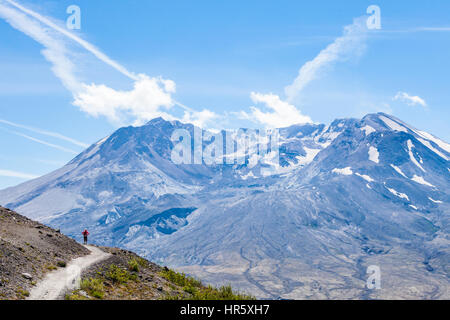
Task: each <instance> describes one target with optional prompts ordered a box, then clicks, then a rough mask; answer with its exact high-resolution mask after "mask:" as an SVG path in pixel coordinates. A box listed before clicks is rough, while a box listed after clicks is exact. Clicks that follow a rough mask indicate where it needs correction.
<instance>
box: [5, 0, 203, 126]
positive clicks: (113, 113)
mask: <svg viewBox="0 0 450 320" xmlns="http://www.w3.org/2000/svg"><path fill="white" fill-rule="evenodd" d="M0 17H1V18H3V19H5V20H6V21H7V22H8V23H9V24H10V25H11V26H12V27H14V28H15V29H17V30H19V31H21V32H23V33H25V34H26V35H28V36H29V37H31V38H32V39H34V40H35V41H37V42H39V43H40V44H42V45H43V46H44V48H45V49H44V50H43V51H42V54H43V55H44V57H45V58H46V59H47V60H48V61H49V62H50V63H51V64H52V71H53V73H54V74H55V75H56V76H57V77H58V78H59V79H60V80H61V81H62V83H63V84H64V86H65V87H66V88H67V89H68V90H69V91H71V92H72V95H73V97H74V101H73V104H74V105H75V106H77V107H79V108H80V109H81V110H82V111H84V112H86V113H88V114H89V115H91V116H94V117H99V116H104V117H106V118H107V119H108V120H110V121H111V122H113V123H115V124H118V125H124V124H130V123H133V124H142V123H144V122H146V121H148V120H150V119H152V118H154V117H157V116H163V117H165V118H166V119H174V118H175V117H174V116H172V115H171V114H169V113H168V110H170V109H171V107H172V106H174V105H178V106H180V107H181V108H183V109H184V110H185V112H187V113H191V114H192V116H195V114H196V113H197V112H196V111H195V110H192V109H190V108H188V107H186V106H185V105H184V104H182V103H179V102H177V101H176V100H174V99H173V98H172V94H174V93H175V88H176V86H175V83H174V82H173V81H171V80H165V79H162V78H161V77H150V76H147V75H144V74H135V73H133V72H130V71H128V70H127V69H126V68H125V67H124V66H122V65H121V64H119V63H117V62H116V61H114V60H113V59H111V58H110V57H108V56H107V55H106V54H104V53H103V52H102V51H101V50H99V49H98V48H96V47H95V46H94V45H92V44H91V43H89V42H87V41H85V40H83V39H82V38H81V37H79V36H77V35H75V34H73V33H72V32H70V31H68V30H66V29H65V28H64V27H61V26H59V25H58V23H55V22H53V21H54V19H50V18H47V17H45V16H43V15H41V14H39V13H37V12H35V11H33V10H30V9H28V8H26V7H24V6H23V5H21V4H19V3H18V2H16V1H13V0H0ZM61 25H62V23H61ZM67 40H71V41H74V42H75V43H77V44H78V45H80V46H81V47H82V48H84V49H85V50H87V51H89V52H91V53H92V54H93V55H94V56H95V57H97V58H98V59H100V60H101V61H103V62H104V63H106V64H108V65H109V66H111V67H113V68H114V69H115V70H117V71H119V72H120V73H122V74H123V75H125V76H127V77H128V78H130V79H131V80H133V81H134V82H135V83H134V86H133V89H131V90H129V91H120V90H115V89H113V88H110V87H108V86H107V85H105V84H86V83H83V82H82V81H80V80H79V79H78V77H77V75H76V73H75V69H79V68H78V67H79V61H78V60H77V57H76V53H75V52H73V50H72V48H71V47H70V44H69V43H68V42H67ZM69 48H70V49H69ZM76 67H77V68H76Z"/></svg>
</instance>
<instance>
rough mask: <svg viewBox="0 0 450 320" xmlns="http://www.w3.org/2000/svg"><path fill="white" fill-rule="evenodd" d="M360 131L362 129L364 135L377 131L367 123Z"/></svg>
mask: <svg viewBox="0 0 450 320" xmlns="http://www.w3.org/2000/svg"><path fill="white" fill-rule="evenodd" d="M361 130H362V131H364V133H365V134H366V136H368V135H370V134H371V133H373V132H375V131H377V130H375V129H374V128H372V127H371V126H369V125H367V126H364V127H362V128H361Z"/></svg>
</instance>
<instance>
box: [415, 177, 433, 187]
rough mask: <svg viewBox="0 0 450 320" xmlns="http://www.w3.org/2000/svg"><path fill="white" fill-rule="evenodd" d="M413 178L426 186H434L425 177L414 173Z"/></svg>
mask: <svg viewBox="0 0 450 320" xmlns="http://www.w3.org/2000/svg"><path fill="white" fill-rule="evenodd" d="M411 180H412V181H415V182H417V183H420V184H423V185H424V186H428V187H432V188H434V186H433V185H432V184H431V183H429V182H427V181H425V179H424V178H422V177H419V176H417V175H414V177H412V179H411Z"/></svg>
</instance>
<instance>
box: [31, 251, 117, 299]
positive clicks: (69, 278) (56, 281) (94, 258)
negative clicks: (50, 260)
mask: <svg viewBox="0 0 450 320" xmlns="http://www.w3.org/2000/svg"><path fill="white" fill-rule="evenodd" d="M85 247H86V248H87V249H89V250H90V251H91V254H89V255H87V256H84V257H80V258H76V259H73V260H72V261H70V262H69V263H68V264H67V267H66V268H61V269H58V270H55V271H53V272H50V273H48V274H47V275H46V276H45V278H44V279H43V280H42V281H41V282H39V283H38V284H37V286H36V287H34V288H33V289H32V290H31V292H30V296H29V298H28V300H57V299H59V298H62V296H63V295H64V293H65V292H66V291H68V290H73V289H75V288H76V287H77V286H78V285H79V280H80V276H81V272H82V271H83V270H84V269H86V268H88V267H89V266H91V265H93V264H94V263H96V262H99V261H102V260H104V259H106V258H108V257H109V256H110V254H109V253H106V252H103V251H102V250H100V249H99V248H96V247H93V246H85Z"/></svg>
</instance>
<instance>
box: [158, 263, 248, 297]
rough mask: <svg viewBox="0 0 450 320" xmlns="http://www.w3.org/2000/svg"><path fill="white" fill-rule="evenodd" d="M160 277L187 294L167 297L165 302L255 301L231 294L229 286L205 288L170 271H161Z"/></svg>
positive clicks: (184, 276)
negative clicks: (186, 300)
mask: <svg viewBox="0 0 450 320" xmlns="http://www.w3.org/2000/svg"><path fill="white" fill-rule="evenodd" d="M160 275H161V276H162V277H163V278H165V279H166V280H168V281H170V282H172V283H175V284H176V285H178V286H180V287H182V288H183V291H184V292H185V293H187V295H186V294H178V295H175V296H171V295H168V296H166V297H165V299H167V300H185V299H188V300H255V298H254V297H252V296H249V295H244V294H239V293H235V292H233V289H232V288H231V286H222V287H220V288H215V287H213V286H207V287H205V286H203V284H202V283H201V281H199V280H197V279H194V278H192V277H188V276H186V275H185V274H184V273H178V272H175V271H173V270H170V269H167V270H164V271H161V272H160Z"/></svg>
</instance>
